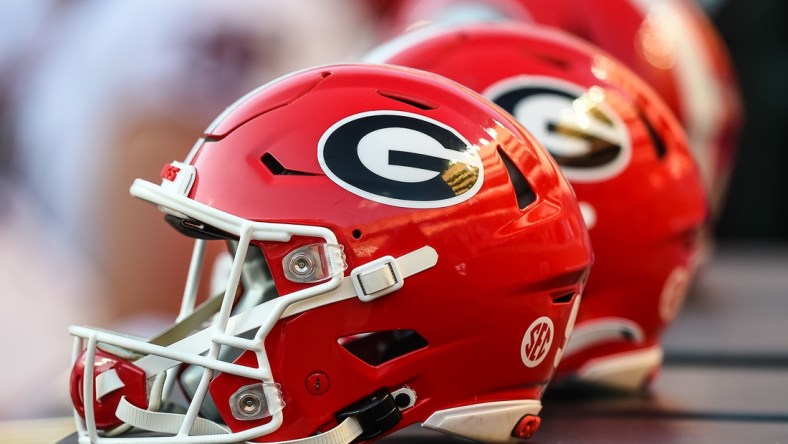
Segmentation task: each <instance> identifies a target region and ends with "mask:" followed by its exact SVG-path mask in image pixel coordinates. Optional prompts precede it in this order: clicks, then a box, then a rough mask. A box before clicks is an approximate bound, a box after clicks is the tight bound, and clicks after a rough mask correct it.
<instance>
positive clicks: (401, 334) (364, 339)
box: [337, 330, 427, 366]
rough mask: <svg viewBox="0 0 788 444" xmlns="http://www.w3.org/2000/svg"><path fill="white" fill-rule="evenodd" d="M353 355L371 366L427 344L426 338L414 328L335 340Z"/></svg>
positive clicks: (363, 334) (383, 362) (362, 334)
mask: <svg viewBox="0 0 788 444" xmlns="http://www.w3.org/2000/svg"><path fill="white" fill-rule="evenodd" d="M337 342H338V343H339V345H341V346H342V347H344V348H345V350H347V351H349V352H350V353H351V354H352V355H353V356H355V357H357V358H359V359H361V360H362V361H364V362H366V363H367V364H369V365H372V366H378V365H382V364H385V363H386V362H389V361H391V360H393V359H396V358H399V357H400V356H404V355H406V354H408V353H411V352H414V351H416V350H419V349H422V348H424V347H426V346H427V340H426V339H424V338H423V337H422V336H421V335H420V334H418V333H416V331H414V330H385V331H376V332H370V333H361V334H357V335H352V336H345V337H343V338H339V339H338V340H337Z"/></svg>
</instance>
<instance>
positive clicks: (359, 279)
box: [350, 256, 405, 302]
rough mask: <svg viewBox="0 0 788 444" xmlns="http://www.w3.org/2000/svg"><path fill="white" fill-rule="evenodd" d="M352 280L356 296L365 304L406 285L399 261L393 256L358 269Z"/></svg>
mask: <svg viewBox="0 0 788 444" xmlns="http://www.w3.org/2000/svg"><path fill="white" fill-rule="evenodd" d="M350 280H351V282H353V288H354V289H355V290H356V295H358V298H359V299H361V300H362V301H364V302H369V301H372V300H375V299H377V298H379V297H381V296H385V295H387V294H389V293H391V292H394V291H397V290H399V289H400V288H402V285H403V284H404V283H405V280H404V279H403V277H402V272H401V271H400V269H399V265H398V264H397V260H396V259H394V258H393V257H391V256H384V257H382V258H380V259H376V260H374V261H372V262H368V263H366V264H364V265H361V266H360V267H356V268H355V269H354V270H353V271H352V272H351V273H350Z"/></svg>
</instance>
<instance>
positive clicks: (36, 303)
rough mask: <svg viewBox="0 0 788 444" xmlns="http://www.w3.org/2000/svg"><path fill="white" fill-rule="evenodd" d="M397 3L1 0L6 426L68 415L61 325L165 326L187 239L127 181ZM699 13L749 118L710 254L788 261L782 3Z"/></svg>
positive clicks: (150, 172)
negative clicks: (746, 252)
mask: <svg viewBox="0 0 788 444" xmlns="http://www.w3.org/2000/svg"><path fill="white" fill-rule="evenodd" d="M391 3H392V2H389V1H383V0H379V1H373V2H365V1H361V0H299V1H298V2H283V1H277V0H229V1H228V0H214V1H204V2H188V1H186V0H170V1H167V2H160V1H155V0H135V1H133V2H128V1H126V2H121V1H99V0H27V1H25V2H19V1H14V0H0V284H2V290H3V291H2V294H0V301H1V302H2V304H3V305H2V313H3V314H4V316H3V322H2V323H0V346H2V348H3V350H4V353H5V357H4V358H3V360H2V361H3V362H4V365H3V373H2V374H3V378H2V380H0V399H2V400H3V402H2V403H0V420H10V419H20V418H37V417H46V416H66V415H68V414H69V413H70V410H69V401H68V399H67V396H68V393H67V381H66V378H67V373H68V367H69V357H70V351H71V342H70V337H69V335H68V333H67V326H68V325H69V324H72V323H75V324H92V325H97V326H102V327H111V328H112V329H113V330H117V331H126V332H131V333H138V334H151V333H152V332H155V331H156V330H158V329H159V328H161V327H162V326H163V325H166V324H168V323H169V322H171V321H172V320H173V319H174V314H175V313H176V312H177V308H178V306H179V303H180V294H181V292H182V286H183V283H184V277H185V274H186V269H187V267H188V260H189V259H188V257H189V252H190V248H191V243H190V241H189V240H188V239H185V238H183V237H182V236H178V235H177V234H175V232H173V231H172V230H171V229H170V228H169V227H168V226H167V225H166V224H164V223H162V218H161V217H160V215H159V213H158V212H157V211H156V210H155V209H154V208H152V207H150V206H149V205H146V204H143V203H141V202H137V201H134V200H133V199H132V198H131V197H130V196H129V195H128V187H129V185H130V184H131V182H132V181H133V179H134V178H136V177H143V178H145V179H148V180H154V181H155V180H157V177H158V173H159V170H160V168H161V166H162V165H163V164H165V163H167V162H170V161H171V160H176V159H182V158H183V157H184V156H185V154H186V153H187V152H188V150H189V148H190V147H191V145H192V144H193V143H194V141H195V140H196V139H197V138H198V137H199V136H200V134H201V131H202V130H203V129H204V128H205V127H206V126H207V125H208V124H209V123H210V122H211V120H212V119H213V118H214V117H215V116H216V115H218V114H219V113H220V112H221V111H222V110H223V109H224V108H225V107H226V106H228V105H230V104H231V103H232V102H233V101H234V100H235V99H236V98H238V97H240V96H241V95H243V94H244V93H245V92H247V91H248V90H250V89H252V88H254V87H255V86H257V85H260V84H262V83H264V82H266V81H268V80H271V79H272V78H274V77H276V76H279V75H281V74H284V73H287V72H289V71H292V70H295V69H300V68H304V67H307V66H310V65H314V64H320V63H329V62H337V61H352V60H356V59H358V58H359V57H360V55H362V54H363V53H364V52H365V51H367V50H369V49H370V48H371V47H372V46H374V45H375V44H376V43H379V41H380V39H381V38H382V37H381V36H382V35H385V32H381V28H383V27H384V26H385V12H386V11H387V8H389V7H390V4H391ZM603 3H604V2H603V1H600V4H603ZM701 6H702V7H703V8H704V11H705V13H706V14H708V17H709V18H710V19H711V20H712V21H713V23H714V24H715V25H716V26H717V28H718V30H719V32H720V34H721V36H722V38H723V39H724V41H725V42H726V44H727V47H728V49H729V51H730V55H731V58H732V64H733V67H734V70H735V72H736V75H737V76H738V80H739V84H740V88H741V94H742V99H743V108H744V110H745V114H744V119H745V120H744V125H743V127H742V131H741V134H740V138H739V143H738V150H737V151H736V154H735V158H734V168H733V172H732V176H731V179H730V182H729V186H728V193H727V195H726V197H725V198H724V199H723V201H722V204H721V206H720V212H719V216H718V220H717V223H716V225H715V228H714V237H715V240H716V244H717V246H718V247H717V248H720V249H723V250H724V249H725V248H728V247H729V246H735V248H740V247H741V246H744V247H745V248H748V249H755V250H764V251H765V250H769V251H776V252H783V251H785V252H788V174H786V173H785V172H783V171H782V168H783V166H785V165H788V125H786V123H785V122H784V120H785V119H787V118H788V85H787V83H788V27H786V26H785V22H786V19H788V3H786V2H784V1H780V0H758V1H755V2H753V1H745V0H705V1H703V2H702V3H701ZM382 17H383V18H382ZM786 291H788V290H786ZM166 295H172V296H171V297H170V296H166ZM782 296H783V297H788V294H782Z"/></svg>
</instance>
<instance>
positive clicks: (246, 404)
mask: <svg viewBox="0 0 788 444" xmlns="http://www.w3.org/2000/svg"><path fill="white" fill-rule="evenodd" d="M237 402H238V411H239V412H240V413H241V414H242V415H244V416H255V415H257V414H258V413H260V410H261V409H262V406H263V403H262V400H261V399H260V397H259V396H258V395H257V393H254V392H251V391H250V392H246V393H244V394H242V395H241V396H239V397H238V401H237Z"/></svg>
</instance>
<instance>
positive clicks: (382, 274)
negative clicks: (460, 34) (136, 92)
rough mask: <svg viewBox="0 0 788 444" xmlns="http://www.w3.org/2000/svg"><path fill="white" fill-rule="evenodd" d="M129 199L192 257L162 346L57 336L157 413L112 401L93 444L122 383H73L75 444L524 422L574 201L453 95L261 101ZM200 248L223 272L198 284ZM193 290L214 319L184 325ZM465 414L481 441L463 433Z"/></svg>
mask: <svg viewBox="0 0 788 444" xmlns="http://www.w3.org/2000/svg"><path fill="white" fill-rule="evenodd" d="M131 192H132V194H133V195H134V196H135V197H138V198H141V199H143V200H146V201H148V202H151V203H153V204H154V205H156V206H158V207H159V209H161V210H162V211H163V212H165V214H166V218H167V221H168V222H169V223H170V224H171V225H173V226H174V227H175V228H176V229H177V230H178V231H180V232H181V233H182V234H186V235H188V236H191V237H193V238H195V239H196V240H195V249H194V253H193V258H192V262H191V264H192V265H191V268H190V271H189V274H188V276H187V283H186V289H185V290H184V297H183V302H182V305H181V306H182V309H181V314H180V316H179V317H178V320H177V322H176V324H175V325H174V326H173V327H171V328H170V329H168V330H167V331H165V332H163V333H162V334H160V335H158V336H156V337H154V338H151V339H141V338H130V337H128V336H125V335H122V334H116V333H111V332H106V331H99V330H95V329H91V328H87V327H72V328H71V330H70V331H71V333H72V334H73V335H75V336H76V339H75V354H74V359H75V363H79V362H87V363H90V362H92V360H93V361H95V358H94V357H93V356H95V355H96V354H97V350H99V349H105V350H110V349H112V350H114V351H113V353H115V354H117V355H122V356H118V359H120V360H124V361H128V363H129V364H130V365H133V366H134V367H135V368H138V369H140V371H141V372H142V373H143V378H144V380H145V381H146V383H147V385H146V386H147V389H146V390H147V392H146V393H145V394H146V396H147V397H148V398H147V399H149V400H154V402H149V403H148V404H149V405H144V403H142V402H138V403H133V402H131V401H124V400H122V399H121V400H120V401H119V403H118V406H117V408H109V409H105V410H108V411H112V415H114V416H115V421H114V422H113V424H112V425H110V426H106V427H104V425H105V423H104V422H103V421H102V422H101V425H99V423H98V422H97V421H96V420H95V415H94V412H92V411H91V409H90V408H87V406H94V405H97V402H100V401H101V399H109V398H105V397H107V396H113V394H119V393H122V392H123V390H124V387H127V386H129V383H127V381H125V378H126V377H124V376H122V375H121V373H120V372H119V371H113V369H112V368H107V369H104V368H103V367H102V368H100V366H96V365H89V364H81V365H80V364H77V365H75V367H74V368H75V372H77V373H79V374H80V375H81V376H80V378H79V380H80V381H82V383H81V387H79V388H78V389H75V392H78V393H77V394H78V395H79V394H80V393H81V395H79V396H77V398H80V396H81V399H94V401H95V402H94V403H90V402H88V403H85V404H86V408H85V409H84V410H85V413H84V415H81V416H78V420H77V423H78V427H79V429H80V433H81V436H82V439H83V441H85V442H90V441H92V442H103V440H105V439H109V438H112V437H118V438H123V439H130V440H131V441H124V442H135V440H138V441H139V442H155V439H154V440H150V441H145V438H143V437H140V436H139V435H135V434H134V433H131V434H130V433H127V432H128V431H129V429H131V428H132V427H134V428H136V429H143V430H147V431H149V432H152V433H156V434H162V435H165V436H167V438H166V439H169V440H171V441H168V442H238V441H246V440H255V441H260V442H278V441H287V440H292V439H301V438H308V437H313V436H314V435H315V434H317V433H320V434H321V435H320V436H322V437H323V438H325V439H332V440H333V439H336V440H337V441H338V442H350V441H351V440H353V439H355V438H356V437H369V438H374V437H378V436H382V435H384V434H386V433H391V432H393V431H395V430H397V429H399V428H402V427H404V426H406V425H409V424H413V423H418V422H421V423H424V424H425V426H427V427H432V428H435V429H437V430H443V431H446V432H449V433H454V434H458V435H462V436H466V437H469V438H473V439H480V440H499V441H500V440H506V439H509V438H511V436H512V435H511V434H512V431H513V430H514V429H515V426H516V425H517V424H516V423H517V422H518V421H519V420H520V418H523V417H525V416H526V415H531V416H535V415H537V414H538V412H539V409H540V406H541V404H540V402H539V398H540V396H541V393H542V391H543V390H544V388H545V386H546V384H547V383H548V381H549V380H550V377H551V375H552V374H553V372H554V370H555V366H556V364H557V362H558V359H559V357H560V355H561V353H562V350H563V349H564V348H565V347H566V342H567V337H568V332H569V331H571V324H572V323H573V322H574V320H573V319H574V316H573V315H572V313H574V312H576V310H577V308H576V307H577V303H578V301H579V299H580V297H579V295H580V294H581V293H582V290H583V286H584V284H585V276H586V275H587V271H588V268H589V266H590V262H591V250H590V245H589V240H588V234H587V231H586V229H585V227H584V225H583V221H582V216H581V215H580V211H579V208H578V207H577V203H576V201H575V198H574V196H573V193H572V190H571V189H570V188H569V185H568V183H567V182H566V181H565V179H564V178H563V176H561V174H560V173H559V171H558V170H557V167H556V165H555V164H554V163H553V161H552V160H551V159H550V157H549V156H548V154H547V153H546V152H545V151H544V149H543V148H542V147H541V146H540V145H539V144H538V143H537V142H536V141H535V140H534V139H533V138H532V136H531V135H530V134H528V133H527V132H525V131H524V130H523V129H522V128H521V127H520V126H519V124H517V122H516V121H514V120H513V119H512V118H511V117H510V116H508V115H507V114H505V113H503V112H502V111H501V110H500V109H499V108H497V107H495V106H494V105H492V104H491V103H489V102H487V101H485V100H483V99H482V98H481V97H480V96H478V95H476V94H474V93H472V92H471V91H469V90H467V89H465V88H463V87H461V86H460V85H457V84H454V83H452V82H450V81H448V80H446V79H444V78H441V77H438V76H435V75H431V74H428V73H424V72H419V71H415V70H409V69H404V68H402V69H400V68H395V67H390V66H381V65H337V66H328V67H321V68H316V69H311V70H305V71H303V72H299V73H294V74H292V75H290V76H286V77H283V78H281V79H279V80H276V81H274V82H272V83H270V84H268V85H265V86H263V87H261V88H260V89H258V90H256V91H254V92H253V93H251V94H249V95H247V96H246V97H244V98H242V99H241V100H239V102H237V103H236V104H235V105H233V106H232V107H230V108H229V109H228V111H226V112H225V113H224V114H222V116H220V117H219V118H218V119H217V120H216V121H215V122H214V123H213V124H212V125H211V127H210V128H209V129H208V131H207V134H206V135H205V136H204V137H203V139H201V140H200V141H199V142H198V143H197V145H195V148H194V149H193V150H192V152H191V153H190V154H189V155H188V157H187V160H186V162H173V163H172V164H171V165H168V166H167V167H165V168H164V169H163V170H162V183H161V185H155V184H152V183H150V182H145V181H141V180H138V181H136V182H135V183H134V185H133V186H132V189H131ZM216 241H219V242H223V243H226V244H227V245H228V254H225V255H224V256H223V257H222V259H221V260H218V261H217V262H216V263H215V264H214V266H213V269H212V270H207V268H210V267H206V266H205V265H204V263H207V261H206V260H205V256H206V250H207V249H209V247H208V245H209V244H211V243H213V242H216ZM202 275H210V276H211V279H209V281H210V283H211V288H212V290H211V292H210V293H211V297H209V298H207V299H206V300H205V301H203V302H202V303H200V304H197V299H198V296H197V295H198V286H199V283H200V282H201V281H202V282H205V281H206V280H205V279H201V276H202ZM567 295H568V296H567ZM548 321H549V322H548ZM83 350H86V351H85V355H86V356H87V357H86V358H84V359H83V358H81V357H80V356H81V354H82V351H83ZM491 362H495V363H496V365H490V363H491ZM457 368H464V369H465V372H463V374H457V372H456V369H457ZM467 374H473V375H477V376H478V377H474V378H470V379H469V378H467V377H466V376H467ZM469 414H473V415H476V416H477V417H478V416H479V415H483V416H484V417H485V418H487V419H488V420H489V421H488V422H487V423H488V424H490V426H489V427H486V428H483V429H478V428H472V429H468V428H467V421H466V420H464V419H463V418H466V417H467V415H469ZM531 422H533V421H531ZM531 422H529V423H531ZM373 423H375V424H386V426H385V427H380V428H377V429H376V428H372V427H371V426H369V424H373ZM529 430H530V429H529ZM323 435H326V436H323ZM308 439H312V438H308ZM315 439H317V438H315ZM106 442H114V441H106ZM159 442H161V439H160V440H159Z"/></svg>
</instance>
